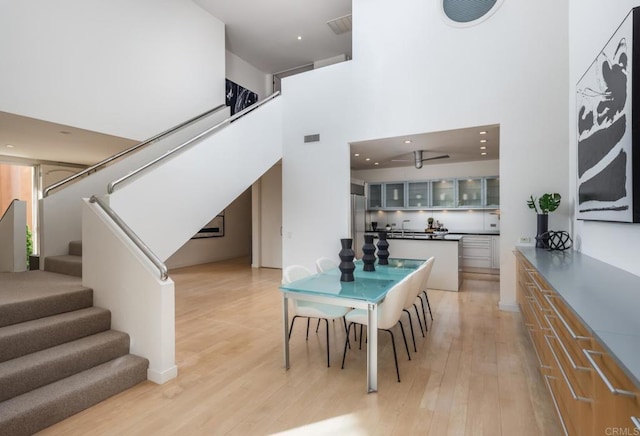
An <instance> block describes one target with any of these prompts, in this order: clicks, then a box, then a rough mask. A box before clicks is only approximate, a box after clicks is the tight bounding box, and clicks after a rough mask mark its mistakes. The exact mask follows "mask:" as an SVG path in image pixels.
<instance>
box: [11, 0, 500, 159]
mask: <svg viewBox="0 0 640 436" xmlns="http://www.w3.org/2000/svg"><path fill="white" fill-rule="evenodd" d="M194 2H195V3H197V4H199V5H200V6H201V7H202V8H204V9H205V10H207V11H209V12H210V13H211V14H212V15H214V16H215V17H217V18H218V19H220V20H221V21H222V22H224V23H225V29H226V40H227V43H226V44H227V49H228V50H229V51H231V52H232V53H234V54H236V55H237V56H239V57H241V58H242V59H244V60H245V61H247V62H248V63H250V64H252V65H254V66H255V67H256V68H258V69H260V70H262V71H264V72H265V73H277V72H282V71H286V70H288V69H292V68H295V67H299V66H303V65H308V64H310V63H313V62H314V61H319V60H324V59H328V58H331V57H334V56H338V55H342V54H344V55H346V56H347V58H349V59H350V58H351V31H346V32H343V33H340V34H336V33H335V32H334V31H333V30H332V29H331V28H330V26H329V25H328V24H327V22H328V21H331V20H335V19H337V18H341V17H345V16H350V14H351V1H350V0H322V1H315V0H271V1H269V2H256V1H253V0H236V1H233V2H231V1H228V0H194ZM298 37H301V39H298ZM482 130H485V131H487V134H486V140H487V143H486V144H484V143H483V144H480V142H479V141H480V139H483V138H480V137H479V133H478V132H479V131H482ZM405 140H410V141H411V143H408V144H407V143H405V142H404V141H405ZM87 144H91V146H87ZM7 145H12V146H13V147H10V148H9V147H7ZM131 145H133V141H130V140H127V139H123V138H118V137H113V136H109V135H104V134H100V133H95V132H90V131H87V130H82V129H77V128H73V127H69V126H64V125H60V124H54V123H49V122H45V121H40V120H35V119H32V118H26V117H20V116H17V115H13V114H8V113H3V112H0V155H5V156H12V157H20V158H27V159H37V160H47V161H55V162H65V163H76V164H83V165H90V164H93V163H96V162H99V161H100V160H102V159H105V158H107V157H109V156H111V155H113V154H115V153H117V152H118V151H121V150H123V149H125V148H127V147H130V146H131ZM481 145H486V146H487V149H486V150H483V151H485V152H486V153H487V155H484V156H483V155H481V154H480V153H481V150H480V148H479V147H480V146H481ZM351 148H352V159H351V165H352V168H354V169H364V168H388V167H392V166H411V165H414V156H413V151H414V150H423V151H424V153H423V158H429V157H436V156H441V155H443V154H448V155H449V156H450V157H449V158H446V159H436V160H432V161H425V162H424V165H430V164H438V163H452V162H461V161H474V160H485V159H498V157H499V126H498V125H491V126H476V127H469V128H463V129H457V130H450V131H444V132H429V133H417V134H412V135H405V136H402V137H397V138H384V139H375V140H371V141H362V142H357V143H353V144H352V145H351ZM354 153H359V154H360V157H358V158H356V157H355V156H353V154H354ZM367 157H368V158H369V159H370V160H369V161H366V160H365V159H366V158H367ZM375 162H378V165H374V164H375Z"/></svg>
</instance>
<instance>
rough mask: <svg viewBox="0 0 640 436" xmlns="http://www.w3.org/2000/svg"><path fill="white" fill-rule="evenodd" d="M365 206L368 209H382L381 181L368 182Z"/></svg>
mask: <svg viewBox="0 0 640 436" xmlns="http://www.w3.org/2000/svg"><path fill="white" fill-rule="evenodd" d="M367 207H368V208H369V209H382V183H370V184H369V195H368V196H367Z"/></svg>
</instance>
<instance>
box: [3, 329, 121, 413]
mask: <svg viewBox="0 0 640 436" xmlns="http://www.w3.org/2000/svg"><path fill="white" fill-rule="evenodd" d="M126 354H129V335H127V334H126V333H122V332H118V331H115V330H108V331H106V332H102V333H97V334H95V335H91V336H87V337H85V338H81V339H77V340H75V341H72V342H67V343H66V344H62V345H58V346H56V347H53V348H48V349H46V350H42V351H38V352H36V353H32V354H29V355H26V356H22V357H18V358H16V359H12V360H9V361H6V362H2V363H0V402H2V401H5V400H8V399H10V398H13V397H17V396H18V395H22V394H24V393H25V392H29V391H31V390H33V389H37V388H40V387H42V386H44V385H46V384H49V383H53V382H55V381H58V380H60V379H63V378H65V377H69V376H72V375H73V374H76V373H78V372H81V371H85V370H87V369H89V368H92V367H94V366H97V365H100V364H102V363H105V362H108V361H110V360H113V359H115V358H117V357H120V356H124V355H126Z"/></svg>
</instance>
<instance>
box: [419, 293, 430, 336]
mask: <svg viewBox="0 0 640 436" xmlns="http://www.w3.org/2000/svg"><path fill="white" fill-rule="evenodd" d="M420 305H421V306H422V319H424V328H425V330H426V331H429V327H428V326H427V312H425V310H424V300H423V299H422V295H421V296H420ZM422 336H424V335H422Z"/></svg>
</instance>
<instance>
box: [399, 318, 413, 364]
mask: <svg viewBox="0 0 640 436" xmlns="http://www.w3.org/2000/svg"><path fill="white" fill-rule="evenodd" d="M398 324H400V330H402V339H404V347H405V348H406V349H407V357H408V358H409V360H411V354H409V344H407V336H406V335H405V334H404V326H403V325H402V321H398Z"/></svg>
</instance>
